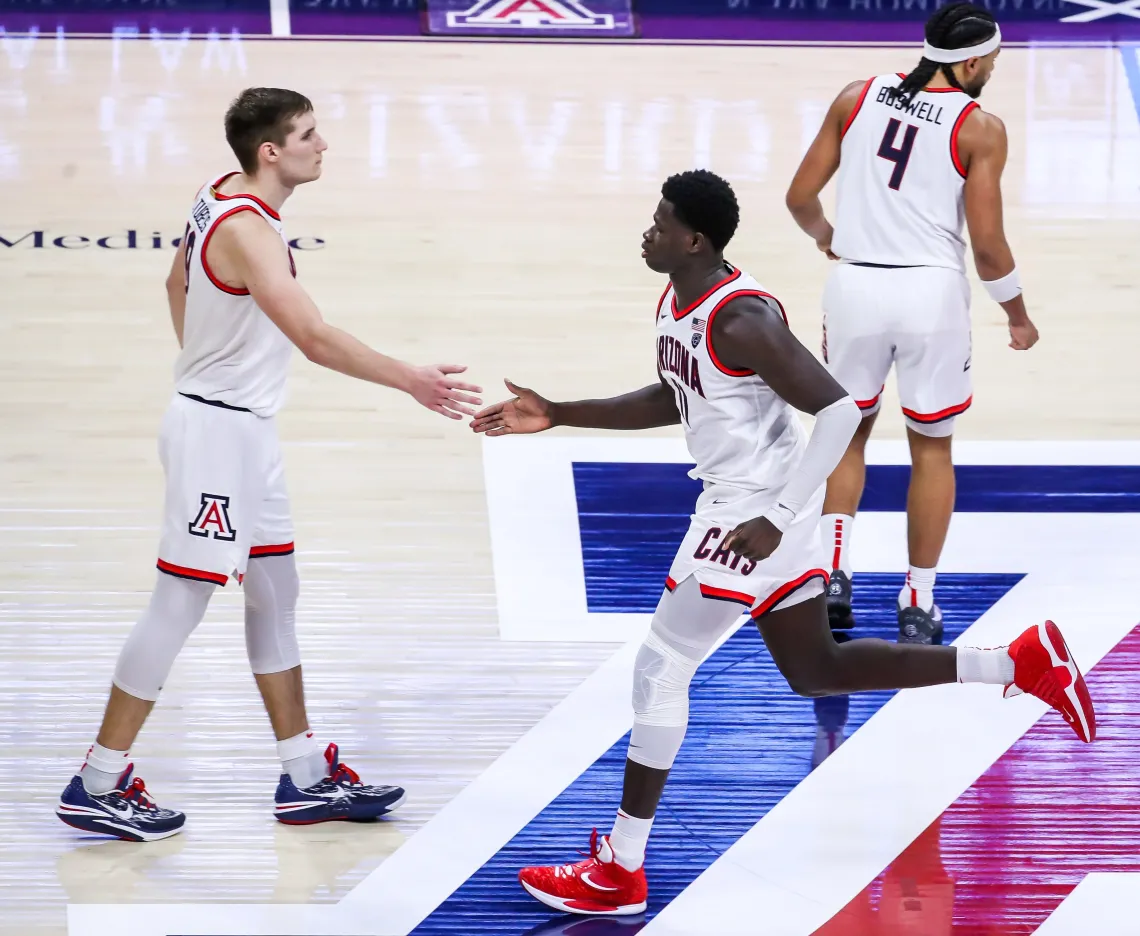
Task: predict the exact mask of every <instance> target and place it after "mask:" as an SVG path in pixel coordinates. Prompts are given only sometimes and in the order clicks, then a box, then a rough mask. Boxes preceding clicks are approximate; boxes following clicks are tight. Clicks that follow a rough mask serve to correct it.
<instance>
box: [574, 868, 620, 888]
mask: <svg viewBox="0 0 1140 936" xmlns="http://www.w3.org/2000/svg"><path fill="white" fill-rule="evenodd" d="M582 880H583V881H585V882H586V883H587V884H588V885H589V886H590V887H592V888H593V889H594V890H600V891H616V890H618V888H616V887H606V886H605V885H604V884H597V883H595V882H594V881H593V879H591V877H590V872H589V871H587V872H586V873H585V874H583V875H582Z"/></svg>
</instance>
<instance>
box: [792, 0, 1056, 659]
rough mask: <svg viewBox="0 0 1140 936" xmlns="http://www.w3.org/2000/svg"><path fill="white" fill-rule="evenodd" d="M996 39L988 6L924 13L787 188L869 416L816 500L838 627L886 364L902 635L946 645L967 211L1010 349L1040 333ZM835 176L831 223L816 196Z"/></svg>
mask: <svg viewBox="0 0 1140 936" xmlns="http://www.w3.org/2000/svg"><path fill="white" fill-rule="evenodd" d="M1000 47H1001V33H1000V31H999V30H998V26H997V23H996V22H995V21H994V18H993V16H991V15H990V13H989V12H987V11H986V10H984V9H982V8H981V7H977V6H974V5H973V4H969V3H952V4H949V5H948V6H944V7H941V8H940V9H939V10H938V11H937V12H936V13H935V14H934V15H933V16H931V17H930V19H929V20H928V21H927V23H926V45H925V48H924V51H923V58H922V60H921V61H920V62H919V64H918V67H917V68H915V69H914V71H912V72H911V73H910V74H909V75H898V74H889V75H878V76H876V77H874V78H871V79H868V80H866V81H857V82H853V83H851V84H849V85H848V86H847V87H846V88H844V89H843V91H842V92H841V93H840V95H839V97H837V98H836V99H835V102H834V103H833V104H832V105H831V109H830V110H829V111H828V113H827V117H826V118H825V119H824V122H823V126H822V127H821V128H820V131H819V134H818V135H817V136H816V138H815V141H814V142H813V143H812V145H811V148H810V149H809V150H808V152H807V154H806V155H805V156H804V159H803V162H802V164H801V165H800V168H799V171H798V172H797V173H796V176H795V178H794V179H793V180H792V184H791V187H790V189H789V191H788V196H787V204H788V208H789V209H790V210H791V212H792V215H793V216H794V217H795V219H796V221H797V223H798V224H799V225H800V227H801V228H803V230H804V231H806V232H807V233H808V234H809V235H810V236H811V237H812V238H814V239H815V241H816V244H817V245H818V246H819V249H820V250H822V251H824V252H825V253H826V254H827V255H828V257H830V258H832V259H839V261H840V263H839V265H838V266H837V267H836V268H835V269H834V270H832V273H831V276H830V278H829V279H828V282H827V286H826V288H825V290H824V294H823V324H824V359H825V360H826V361H827V365H828V369H829V370H830V371H831V374H832V375H833V376H834V377H835V379H836V380H838V381H839V383H841V384H842V385H843V386H844V387H845V388H846V389H847V390H848V392H850V393H851V394H852V396H854V397H855V400H856V402H857V403H858V405H859V409H860V410H861V411H862V413H863V421H862V424H861V425H860V427H859V429H858V431H857V432H856V433H855V438H854V439H853V440H852V443H851V445H850V447H849V448H848V450H847V453H846V454H845V455H844V457H843V459H842V461H841V462H840V463H839V467H838V468H837V469H836V471H835V473H834V474H833V475H832V476H831V478H830V479H829V480H828V484H827V494H826V497H825V499H824V506H823V513H824V517H823V524H822V527H821V531H822V537H823V542H824V548H825V549H826V550H827V553H828V556H829V559H830V563H829V567H830V573H831V576H830V579H831V580H830V584H829V587H828V597H829V608H830V611H831V616H832V621H833V624H834V625H835V626H837V627H850V626H851V625H852V624H853V623H854V620H853V618H852V616H851V563H850V560H849V559H848V550H849V546H850V541H851V529H852V525H853V523H854V518H855V511H856V509H857V508H858V506H859V500H860V498H861V497H862V494H863V482H864V477H865V473H866V472H865V465H864V459H863V453H864V448H865V446H866V444H867V439H868V437H869V436H870V433H871V427H872V426H873V425H874V422H875V417H876V415H877V414H878V412H879V406H880V402H881V394H882V390H883V384H884V382H885V381H886V377H887V372H888V371H889V370H890V367H891V364H892V363H893V364H894V365H895V368H896V372H897V374H898V390H899V399H900V402H901V404H902V410H903V415H904V417H905V419H906V427H907V439H908V441H909V443H910V452H911V464H912V468H911V479H910V490H909V493H908V497H907V525H908V529H907V534H908V535H907V541H908V546H909V553H910V571H909V574H908V576H907V582H906V585H905V586H904V587H903V589H902V591H901V592H900V593H899V602H898V605H899V640H900V641H911V642H918V643H940V642H941V640H942V614H941V612H940V611H939V609H938V606H937V605H936V604H935V603H934V579H935V571H936V567H937V565H938V559H939V556H940V555H941V553H942V546H943V544H944V542H945V540H946V532H947V530H948V529H949V527H950V516H951V514H952V513H953V510H954V466H953V464H952V463H951V458H950V438H951V434H952V433H953V431H954V420H955V417H957V416H958V415H960V414H961V413H964V412H965V411H966V410H967V409H968V408H969V406H970V402H971V400H972V398H973V397H972V390H971V383H970V347H971V345H970V289H969V286H968V284H967V282H966V261H965V253H966V245H965V242H964V241H963V239H962V224H963V220H965V222H966V223H967V224H968V225H969V229H970V241H971V246H972V247H973V253H974V264H975V266H976V267H977V270H978V275H979V276H980V277H981V279H982V281H983V285H984V286H985V288H986V291H987V292H988V293H989V295H990V297H991V298H992V299H994V300H995V301H996V302H999V303H1001V306H1002V308H1003V309H1004V310H1005V313H1006V315H1007V316H1008V318H1009V332H1010V342H1009V346H1010V347H1011V348H1013V349H1015V350H1018V351H1024V350H1027V349H1028V348H1031V347H1033V345H1034V344H1035V343H1036V342H1037V329H1036V328H1034V326H1033V323H1032V322H1031V321H1030V319H1029V315H1028V313H1027V312H1026V310H1025V302H1024V300H1023V299H1022V297H1021V279H1020V276H1019V274H1018V272H1017V268H1016V266H1015V265H1014V261H1013V254H1012V253H1011V252H1010V249H1009V245H1008V244H1007V243H1006V239H1005V234H1004V232H1003V228H1002V203H1001V174H1002V169H1003V168H1004V167H1005V159H1006V134H1005V127H1004V126H1003V124H1002V122H1001V121H1000V120H999V119H998V118H997V117H994V116H993V115H991V114H986V113H984V112H983V111H982V110H981V109H980V108H979V106H978V104H977V102H976V100H975V98H977V97H978V95H980V94H981V92H982V88H983V87H984V86H985V84H986V82H987V81H988V80H989V78H990V75H991V74H992V72H993V68H994V62H995V60H996V59H997V56H998V54H999V52H1000ZM836 170H838V172H839V182H838V193H837V201H836V215H835V217H836V220H835V227H834V229H833V228H832V226H831V225H830V224H829V223H828V221H827V219H826V218H825V217H824V213H823V208H822V206H821V204H820V201H819V193H820V192H821V191H822V190H823V187H824V186H825V185H826V184H827V182H828V180H829V179H830V178H831V177H832V175H833V174H834V173H835V172H836Z"/></svg>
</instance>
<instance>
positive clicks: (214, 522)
mask: <svg viewBox="0 0 1140 936" xmlns="http://www.w3.org/2000/svg"><path fill="white" fill-rule="evenodd" d="M190 534H191V535H192V536H206V537H213V538H214V539H216V540H225V541H226V542H230V543H232V542H233V541H234V540H235V539H236V538H237V531H236V530H235V529H234V525H233V523H231V522H230V499H229V498H228V497H223V496H222V495H221V494H203V495H202V506H201V507H199V508H198V516H196V517H195V518H194V519H193V520H192V521H191V523H190Z"/></svg>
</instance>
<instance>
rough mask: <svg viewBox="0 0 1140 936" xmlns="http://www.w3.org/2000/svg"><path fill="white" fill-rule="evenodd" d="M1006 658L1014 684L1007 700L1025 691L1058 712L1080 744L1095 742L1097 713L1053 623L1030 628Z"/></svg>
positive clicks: (1008, 692)
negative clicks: (1008, 659)
mask: <svg viewBox="0 0 1140 936" xmlns="http://www.w3.org/2000/svg"><path fill="white" fill-rule="evenodd" d="M1009 655H1010V656H1011V657H1012V658H1013V682H1012V683H1010V684H1009V685H1008V686H1006V687H1005V697H1006V698H1007V699H1009V698H1012V697H1013V696H1016V695H1021V694H1022V693H1023V692H1028V693H1029V694H1030V695H1031V696H1036V697H1037V698H1038V699H1041V700H1042V701H1043V702H1048V703H1049V704H1050V705H1051V706H1053V708H1055V709H1056V710H1057V711H1058V712H1060V713H1061V715H1062V716H1063V717H1064V719H1065V721H1067V722H1068V723H1069V725H1070V727H1071V728H1072V729H1073V731H1075V732H1076V733H1077V737H1078V738H1080V739H1081V740H1082V741H1095V740H1096V712H1095V711H1093V704H1092V699H1091V698H1090V697H1089V690H1088V687H1087V686H1086V685H1085V678H1084V676H1083V675H1081V671H1080V668H1079V667H1078V666H1077V663H1076V661H1075V660H1074V659H1073V655H1072V653H1070V652H1069V646H1068V644H1066V643H1065V638H1064V637H1062V636H1061V630H1060V628H1058V627H1057V625H1056V624H1054V623H1053V622H1052V621H1046V622H1045V623H1044V624H1036V625H1034V626H1033V627H1030V628H1029V629H1028V630H1026V631H1025V632H1024V633H1023V634H1022V635H1021V636H1020V637H1018V638H1017V640H1015V641H1014V642H1013V643H1012V644H1010V645H1009Z"/></svg>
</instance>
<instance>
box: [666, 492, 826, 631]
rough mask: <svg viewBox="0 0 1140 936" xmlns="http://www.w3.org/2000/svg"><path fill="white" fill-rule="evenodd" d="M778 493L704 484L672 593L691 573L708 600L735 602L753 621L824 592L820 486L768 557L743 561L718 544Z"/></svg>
mask: <svg viewBox="0 0 1140 936" xmlns="http://www.w3.org/2000/svg"><path fill="white" fill-rule="evenodd" d="M777 493H778V492H775V491H760V492H752V491H745V490H741V489H740V488H733V487H727V486H724V485H716V484H709V483H707V482H706V483H705V489H704V491H703V492H702V493H701V495H700V497H698V498H697V505H696V507H695V509H694V512H693V515H692V518H691V520H690V523H689V531H688V532H687V533H686V534H685V538H684V539H683V540H682V541H681V546H680V548H679V549H678V550H677V555H676V557H675V558H674V559H673V565H672V566H671V567H670V569H669V577H668V579H666V581H665V587H666V588H667V589H669V591H672V590H673V589H675V588H676V587H677V586H678V585H679V584H680V583H681V582H683V581H684V580H685V579H686V578H687V577H688V576H690V575H692V576H693V577H694V578H695V579H696V580H697V582H698V583H699V584H700V587H701V594H702V595H704V597H705V598H711V599H716V600H719V601H731V602H735V603H736V604H738V605H740V611H741V614H743V613H744V612H746V611H748V612H750V613H751V615H752V617H753V618H754V619H756V618H760V617H763V616H764V615H765V614H766V613H768V612H769V611H775V610H776V609H777V608H786V607H791V606H792V605H794V604H798V603H799V602H801V601H806V600H807V599H808V598H813V597H815V596H816V595H821V594H823V591H824V588H825V586H826V584H827V575H828V574H827V571H826V569H825V565H826V564H825V562H824V558H825V557H824V555H823V545H822V543H821V541H820V537H819V521H820V510H821V508H822V507H823V487H822V486H821V487H820V489H819V490H818V491H817V492H816V493H815V494H814V495H812V498H811V500H810V501H808V503H807V504H806V505H805V506H804V509H803V510H801V511H800V513H799V514H798V515H797V517H796V519H795V521H794V522H793V523H792V525H791V526H790V527H788V529H787V531H786V532H785V533H784V536H783V539H781V541H780V545H779V546H778V547H777V548H776V551H775V552H774V553H772V555H770V556H769V557H768V558H767V559H764V560H762V561H761V562H754V561H753V560H751V559H743V558H741V557H740V556H739V555H737V554H736V553H733V552H729V551H728V550H725V549H723V548H721V546H720V544H721V541H722V540H723V539H724V538H725V537H726V536H728V534H729V533H731V532H732V531H733V530H734V529H735V528H736V527H737V526H739V525H740V524H741V523H743V522H744V521H745V520H752V519H753V518H755V517H759V516H761V515H762V514H763V513H764V511H766V510H767V509H768V508H769V507H771V506H772V504H773V503H774V502H775V499H776V496H777Z"/></svg>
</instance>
